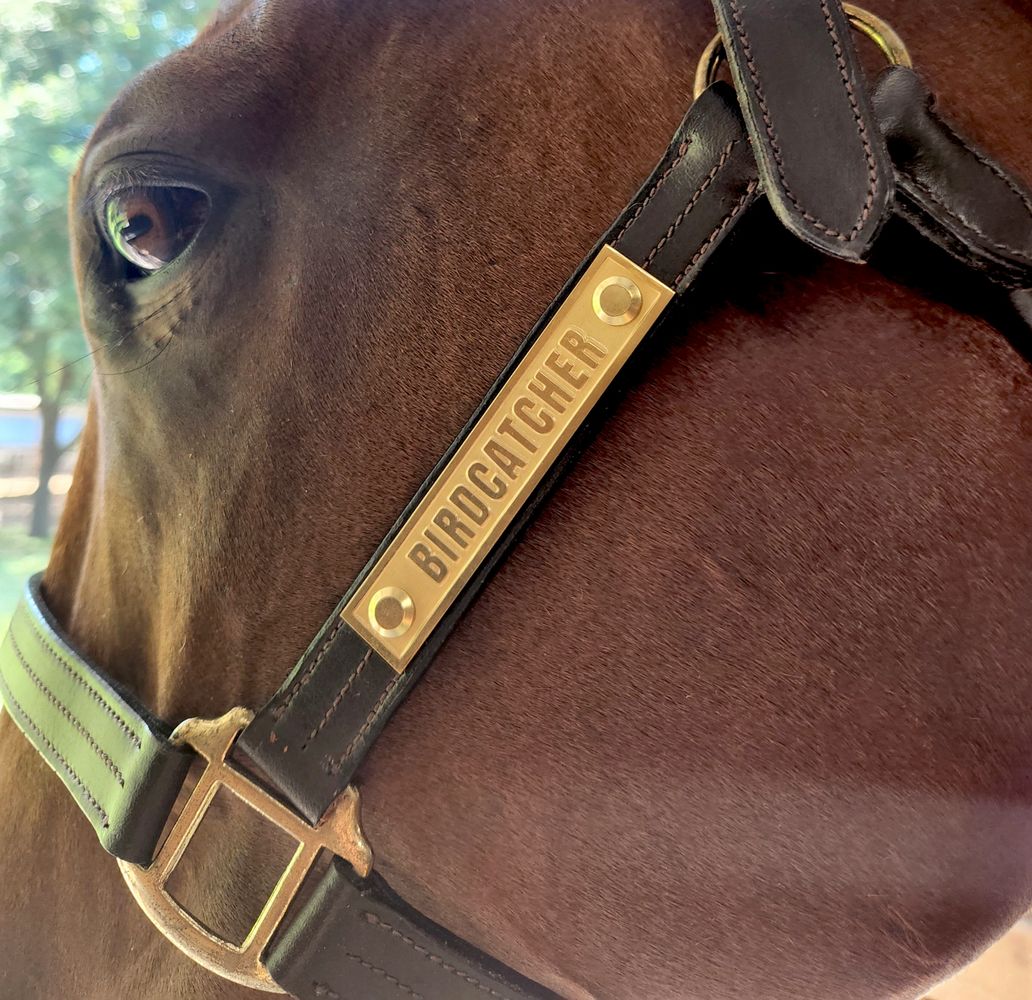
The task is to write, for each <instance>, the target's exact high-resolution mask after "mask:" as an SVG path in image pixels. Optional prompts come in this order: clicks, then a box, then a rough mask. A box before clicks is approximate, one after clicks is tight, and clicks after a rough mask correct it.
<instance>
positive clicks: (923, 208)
mask: <svg viewBox="0 0 1032 1000" xmlns="http://www.w3.org/2000/svg"><path fill="white" fill-rule="evenodd" d="M873 104H874V109H875V114H876V116H877V118H878V121H879V124H880V125H881V128H882V131H883V133H884V135H885V138H886V140H887V141H888V147H889V151H890V152H891V154H892V159H893V162H894V163H895V166H896V187H897V194H896V202H897V205H896V212H897V214H898V215H900V216H902V217H903V218H904V219H906V220H907V221H908V222H909V223H910V224H911V225H912V226H914V227H915V228H916V229H917V230H918V231H919V232H920V233H921V234H922V235H923V236H925V237H926V238H927V239H929V240H930V241H931V242H933V243H934V244H935V245H936V246H938V247H941V248H942V249H943V250H945V251H946V252H947V253H948V254H950V255H951V256H952V257H955V258H956V259H957V260H959V261H960V262H961V263H962V264H964V265H966V266H967V267H970V268H972V269H973V270H975V271H977V272H979V273H980V274H983V275H985V276H986V277H987V278H988V279H989V280H991V281H992V282H994V283H995V284H998V285H1002V286H1003V287H1005V288H1008V289H1020V288H1029V287H1032V193H1030V192H1029V191H1028V190H1027V189H1026V188H1025V186H1024V185H1023V184H1021V183H1020V182H1019V181H1018V180H1016V179H1015V178H1014V177H1012V176H1011V175H1009V174H1008V173H1007V172H1006V171H1005V170H1004V169H1003V167H1001V166H1000V165H999V164H998V163H995V162H994V161H993V160H992V159H990V157H989V156H988V155H987V154H985V153H984V152H982V151H981V150H980V149H978V148H977V147H975V146H974V145H973V144H972V143H970V142H969V141H967V140H966V139H964V138H962V137H961V136H960V135H959V134H958V133H957V131H956V130H955V129H954V128H953V127H952V126H951V125H950V124H949V123H948V122H946V121H945V120H944V119H943V118H942V117H941V116H940V115H939V113H938V112H937V111H936V108H935V99H934V98H933V97H932V94H931V92H930V91H929V90H928V88H927V87H926V86H925V85H924V83H923V82H922V81H921V79H920V77H918V76H917V74H916V73H914V72H913V71H912V70H909V69H904V68H903V67H902V66H896V67H893V68H892V69H889V70H886V71H885V73H884V74H883V75H882V76H881V78H880V79H879V81H878V85H877V87H876V88H875V91H874V95H873Z"/></svg>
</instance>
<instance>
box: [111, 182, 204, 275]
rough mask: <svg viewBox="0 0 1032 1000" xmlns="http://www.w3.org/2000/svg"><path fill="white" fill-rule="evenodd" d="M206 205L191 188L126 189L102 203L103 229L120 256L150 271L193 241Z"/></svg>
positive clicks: (166, 262) (169, 259)
mask: <svg viewBox="0 0 1032 1000" xmlns="http://www.w3.org/2000/svg"><path fill="white" fill-rule="evenodd" d="M210 208H211V203H210V202H209V200H208V196H207V195H206V194H204V193H203V192H202V191H197V190H195V189H194V188H187V187H159V186H157V185H154V186H147V187H134V188H126V189H125V190H122V191H118V192H116V193H115V194H113V195H111V197H109V198H108V200H107V202H106V204H105V205H104V228H105V230H106V232H107V236H108V239H109V240H110V241H111V246H112V247H113V248H114V249H115V250H116V251H117V252H118V253H119V254H120V255H121V256H122V257H124V258H125V259H126V260H127V261H128V262H129V263H130V264H132V265H134V266H135V267H136V268H138V269H139V270H140V271H142V272H144V273H145V274H152V273H153V272H154V271H158V270H160V269H161V268H163V267H164V266H165V265H166V264H170V263H171V262H172V261H174V260H175V259H176V258H177V257H178V256H179V255H180V254H181V253H182V252H183V251H184V250H185V249H186V248H187V247H188V246H189V245H190V244H191V243H192V242H193V239H194V237H195V236H196V235H197V234H198V233H199V232H200V231H201V227H202V226H203V225H204V223H205V222H206V221H207V218H208V212H209V210H210ZM133 276H134V277H140V276H141V275H139V274H136V275H133Z"/></svg>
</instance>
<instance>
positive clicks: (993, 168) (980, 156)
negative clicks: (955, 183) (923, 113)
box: [928, 108, 1032, 212]
mask: <svg viewBox="0 0 1032 1000" xmlns="http://www.w3.org/2000/svg"><path fill="white" fill-rule="evenodd" d="M928 117H929V118H931V119H933V120H934V121H936V122H938V123H939V125H940V126H941V128H942V129H943V131H944V132H948V133H949V134H950V136H952V138H954V139H955V140H956V142H957V145H959V146H960V147H961V148H962V149H963V150H964V152H966V153H970V154H971V155H972V156H973V157H974V158H975V159H976V160H977V161H978V162H979V163H981V164H982V166H983V167H985V168H986V169H987V170H988V171H989V172H990V173H992V174H995V175H996V176H997V177H999V179H1000V180H1001V181H1003V183H1004V184H1006V185H1007V187H1008V188H1010V190H1011V191H1013V192H1014V195H1015V196H1016V197H1017V198H1018V200H1019V201H1020V202H1021V203H1022V204H1023V205H1024V206H1025V208H1026V209H1028V211H1029V212H1032V196H1030V195H1029V193H1028V192H1027V191H1025V190H1023V189H1022V188H1021V187H1020V186H1019V185H1018V183H1017V182H1016V181H1015V180H1014V178H1013V177H1009V176H1008V175H1007V172H1006V171H1005V170H1004V169H1003V168H1002V167H1001V166H1000V165H999V164H998V163H994V162H993V161H992V160H991V159H990V158H989V157H988V156H987V155H986V154H985V153H982V152H981V151H980V150H978V149H975V147H974V146H971V145H969V144H968V143H967V141H966V140H965V139H964V137H963V136H962V135H961V134H960V133H959V132H958V131H957V130H956V129H955V128H954V127H953V126H952V125H951V124H950V123H949V122H948V121H946V119H945V118H943V117H942V116H941V115H939V114H938V113H937V112H936V111H935V109H934V108H928Z"/></svg>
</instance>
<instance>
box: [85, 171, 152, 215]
mask: <svg viewBox="0 0 1032 1000" xmlns="http://www.w3.org/2000/svg"><path fill="white" fill-rule="evenodd" d="M169 183H170V182H169V179H168V178H167V177H166V176H165V175H164V174H160V173H158V172H157V171H155V170H154V169H153V168H150V167H145V166H123V167H116V168H114V169H113V170H109V171H107V172H106V173H105V174H104V177H103V179H102V180H101V181H100V183H98V184H96V185H95V186H94V188H93V190H92V191H90V193H89V194H87V195H86V197H85V198H83V199H82V205H81V209H82V211H83V212H84V213H86V214H90V213H93V212H97V211H103V208H104V206H105V205H106V204H107V201H108V199H109V198H111V197H113V196H114V195H116V194H118V193H119V192H120V191H128V190H130V189H132V188H141V187H154V186H157V185H161V184H164V185H169Z"/></svg>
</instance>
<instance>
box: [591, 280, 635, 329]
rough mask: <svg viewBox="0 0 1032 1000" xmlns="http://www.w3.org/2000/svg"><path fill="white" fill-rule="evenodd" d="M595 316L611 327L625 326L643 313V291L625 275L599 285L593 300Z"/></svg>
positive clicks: (601, 282)
mask: <svg viewBox="0 0 1032 1000" xmlns="http://www.w3.org/2000/svg"><path fill="white" fill-rule="evenodd" d="M591 304H592V306H593V307H594V309H595V315H596V316H597V317H598V318H599V319H600V320H602V322H603V323H608V324H609V325H610V326H624V325H626V324H627V323H630V322H631V320H632V319H634V317H635V316H637V315H638V313H639V312H641V289H640V288H638V286H637V285H636V284H635V283H634V282H633V281H631V279H630V278H625V277H624V276H623V275H614V276H613V277H611V278H606V279H605V280H604V281H600V282H599V283H598V287H597V288H596V289H595V294H594V295H593V296H592V298H591Z"/></svg>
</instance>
